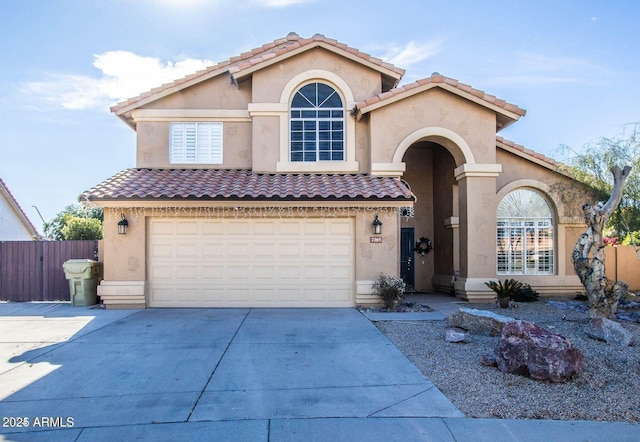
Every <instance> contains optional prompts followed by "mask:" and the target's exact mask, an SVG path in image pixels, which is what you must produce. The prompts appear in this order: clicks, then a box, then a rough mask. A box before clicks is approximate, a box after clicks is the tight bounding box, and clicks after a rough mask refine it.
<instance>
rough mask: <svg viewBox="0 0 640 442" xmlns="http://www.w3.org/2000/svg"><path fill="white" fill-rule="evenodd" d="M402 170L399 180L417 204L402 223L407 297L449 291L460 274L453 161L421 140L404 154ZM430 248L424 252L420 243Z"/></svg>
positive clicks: (402, 268) (445, 151)
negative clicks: (421, 241) (411, 193)
mask: <svg viewBox="0 0 640 442" xmlns="http://www.w3.org/2000/svg"><path fill="white" fill-rule="evenodd" d="M402 162H403V163H404V164H405V167H406V170H405V172H404V174H403V176H402V179H403V180H404V181H405V182H406V183H407V185H408V186H409V187H410V188H411V190H412V192H413V193H414V195H416V197H417V201H416V202H415V203H414V210H413V214H412V215H413V216H411V217H408V216H403V217H402V219H401V221H400V227H401V232H400V239H401V251H400V252H401V257H400V274H401V276H402V277H403V279H404V280H405V282H406V283H407V285H408V287H409V289H410V290H411V291H416V292H427V293H428V292H433V291H447V292H448V291H450V290H451V288H452V287H451V283H452V277H453V275H454V274H455V273H456V271H457V270H459V235H458V231H457V229H458V216H459V207H458V206H459V202H458V184H457V181H456V178H455V174H454V170H455V168H456V160H455V158H454V156H453V155H452V154H451V153H450V151H449V150H448V149H447V148H446V147H444V146H443V145H441V144H439V143H437V142H434V141H431V140H429V139H423V140H419V141H416V142H414V143H412V144H411V145H410V146H409V147H408V148H407V149H406V150H405V152H404V154H403V156H402ZM422 238H423V239H424V240H428V241H430V242H431V243H432V246H433V249H432V250H431V251H429V252H428V253H426V254H424V252H425V251H426V250H428V246H426V244H425V242H426V241H424V240H423V244H422V245H421V247H420V248H421V249H422V254H421V253H420V250H416V247H415V246H416V242H419V241H420V239H422Z"/></svg>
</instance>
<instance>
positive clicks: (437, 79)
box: [355, 73, 526, 118]
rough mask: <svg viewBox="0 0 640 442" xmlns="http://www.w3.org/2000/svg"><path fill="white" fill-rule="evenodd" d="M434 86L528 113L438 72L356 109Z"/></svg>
mask: <svg viewBox="0 0 640 442" xmlns="http://www.w3.org/2000/svg"><path fill="white" fill-rule="evenodd" d="M433 87H442V88H445V89H447V90H451V91H452V92H454V93H459V94H461V95H466V96H469V97H472V98H475V99H478V100H479V101H481V102H483V103H485V104H486V105H487V106H494V107H495V108H497V109H498V110H504V111H506V112H509V113H512V114H514V115H515V116H517V117H518V118H519V117H522V116H524V115H525V113H526V110H524V109H521V108H519V107H518V106H516V105H515V104H511V103H507V102H506V101H504V100H501V99H499V98H497V97H495V96H494V95H489V94H487V93H486V92H484V91H481V90H480V89H475V88H473V87H471V86H469V85H468V84H464V83H460V82H459V81H458V80H455V79H453V78H448V77H445V76H444V75H441V74H438V73H433V74H432V75H431V77H428V78H423V79H421V80H418V81H416V82H415V83H411V84H406V85H404V86H401V87H398V88H394V89H391V90H389V91H387V92H383V93H381V94H378V95H375V96H373V97H371V98H368V99H366V100H365V101H362V102H360V103H357V104H356V106H355V110H356V111H360V112H362V113H366V112H368V111H369V110H371V109H373V108H377V107H379V106H383V105H384V104H386V103H385V102H389V103H392V102H394V101H397V100H400V99H402V98H406V97H409V96H411V95H414V94H416V93H419V92H422V91H423V90H427V89H429V88H433ZM378 103H379V104H378ZM370 107H372V108H370Z"/></svg>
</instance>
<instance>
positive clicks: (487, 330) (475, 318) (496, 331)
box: [447, 307, 514, 336]
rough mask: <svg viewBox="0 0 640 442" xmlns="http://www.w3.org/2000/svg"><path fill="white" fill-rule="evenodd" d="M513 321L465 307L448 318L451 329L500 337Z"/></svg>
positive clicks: (485, 311)
mask: <svg viewBox="0 0 640 442" xmlns="http://www.w3.org/2000/svg"><path fill="white" fill-rule="evenodd" d="M511 321H514V319H513V318H509V317H508V316H502V315H498V314H496V313H493V312H490V311H488V310H476V309H473V308H464V307H463V308H460V309H458V311H457V312H455V313H453V314H451V315H449V316H447V322H448V323H449V325H450V326H451V327H459V328H463V329H465V330H469V331H470V332H472V333H477V334H479V335H486V336H500V333H502V329H503V328H504V326H505V324H507V323H508V322H511Z"/></svg>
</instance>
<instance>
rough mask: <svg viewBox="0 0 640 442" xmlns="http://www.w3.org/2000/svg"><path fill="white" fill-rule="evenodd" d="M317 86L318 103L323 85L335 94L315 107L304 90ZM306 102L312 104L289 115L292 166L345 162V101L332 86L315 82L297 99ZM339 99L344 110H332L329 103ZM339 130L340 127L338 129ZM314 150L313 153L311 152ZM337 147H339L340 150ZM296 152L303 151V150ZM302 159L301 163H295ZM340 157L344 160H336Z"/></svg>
mask: <svg viewBox="0 0 640 442" xmlns="http://www.w3.org/2000/svg"><path fill="white" fill-rule="evenodd" d="M310 85H313V86H315V89H316V97H315V99H316V101H317V95H318V86H319V85H322V86H325V87H327V88H329V89H331V90H332V91H333V92H332V93H331V94H329V96H328V97H327V98H326V99H325V100H324V101H323V102H321V103H314V102H311V100H309V97H307V96H306V95H304V94H302V92H301V91H302V89H304V88H306V87H308V86H310ZM298 94H300V96H301V97H302V98H304V100H305V101H306V102H307V103H308V104H309V106H305V107H294V106H293V104H292V105H291V108H290V115H289V118H290V120H289V124H290V125H289V161H290V162H292V163H293V162H319V161H345V160H346V158H345V109H344V104H343V100H342V97H341V96H340V94H339V93H338V91H337V90H336V89H335V88H334V87H332V86H331V85H329V84H327V83H324V82H321V81H314V82H310V83H307V84H304V85H302V86H300V88H298V90H297V91H296V92H295V94H294V95H293V96H294V98H295V97H296V96H298ZM333 96H337V97H338V99H339V100H340V107H329V106H328V105H327V104H328V101H329V100H330V99H331V97H333ZM336 126H339V127H336ZM308 146H313V150H310V149H307V147H308ZM336 146H338V147H337V148H336ZM294 148H302V150H298V149H296V150H295V151H294ZM294 156H295V157H299V159H294ZM323 156H329V158H322V157H323ZM334 156H339V157H340V158H335V159H334V158H332V157H334Z"/></svg>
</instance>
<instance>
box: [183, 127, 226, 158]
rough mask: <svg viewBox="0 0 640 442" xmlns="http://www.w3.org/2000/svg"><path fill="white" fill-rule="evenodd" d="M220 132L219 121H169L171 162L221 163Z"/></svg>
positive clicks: (221, 128) (221, 146)
mask: <svg viewBox="0 0 640 442" xmlns="http://www.w3.org/2000/svg"><path fill="white" fill-rule="evenodd" d="M222 133H223V125H222V123H220V122H212V123H171V130H170V144H171V146H170V161H171V163H174V164H222V151H223V144H222Z"/></svg>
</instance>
